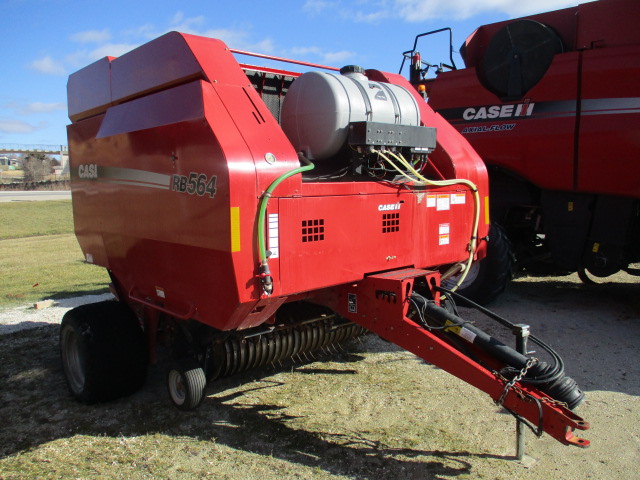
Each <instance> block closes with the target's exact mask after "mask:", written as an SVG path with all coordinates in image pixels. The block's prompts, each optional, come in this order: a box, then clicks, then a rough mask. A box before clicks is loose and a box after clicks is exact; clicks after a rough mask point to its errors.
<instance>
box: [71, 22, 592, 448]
mask: <svg viewBox="0 0 640 480" xmlns="http://www.w3.org/2000/svg"><path fill="white" fill-rule="evenodd" d="M234 53H235V54H236V55H238V54H247V52H234V51H231V50H230V49H229V48H228V47H227V46H226V45H225V44H224V43H223V42H221V41H219V40H213V39H208V38H202V37H197V36H192V35H186V34H180V33H176V32H172V33H168V34H166V35H164V36H162V37H160V38H158V39H156V40H153V41H151V42H150V43H148V44H146V45H143V46H141V47H139V48H137V49H135V50H133V51H131V52H129V53H127V54H125V55H123V56H121V57H119V58H112V57H106V58H104V59H102V60H99V61H97V62H95V63H93V64H92V65H89V66H88V67H86V68H84V69H82V70H80V71H78V72H77V73H75V74H73V75H71V77H70V78H69V84H68V95H69V117H70V119H71V122H72V123H71V125H69V127H68V138H69V151H70V161H71V175H72V181H71V184H72V198H73V212H74V221H75V230H76V235H77V237H78V241H79V243H80V245H81V247H82V250H83V252H84V255H85V259H86V261H87V262H89V263H93V264H96V265H99V266H102V267H104V268H106V269H107V270H108V272H109V274H110V276H111V280H112V284H111V286H112V291H113V292H114V294H115V296H116V298H117V301H109V302H103V303H98V304H93V305H86V306H83V307H79V308H77V309H74V310H71V311H70V312H68V313H67V314H66V315H65V317H64V319H63V321H62V326H61V333H60V339H61V352H62V360H63V365H64V368H65V374H66V377H67V383H68V385H69V388H70V390H71V392H72V394H73V395H74V396H75V397H76V398H77V399H79V400H80V401H83V402H85V403H96V402H102V401H105V400H109V399H112V398H117V397H121V396H124V395H128V394H131V393H133V392H135V391H136V390H137V389H138V388H140V387H141V385H142V384H143V382H144V379H145V376H146V371H147V366H148V365H149V364H150V363H151V364H152V363H155V362H156V349H157V346H158V345H166V346H167V347H168V349H169V351H170V353H171V356H172V358H173V364H172V366H171V367H170V369H169V371H168V374H167V386H168V390H169V394H170V397H171V400H172V401H173V403H174V404H176V406H178V407H179V408H182V409H192V408H195V407H196V406H198V404H199V403H200V401H201V400H202V398H203V397H204V389H205V386H206V383H207V382H209V381H212V380H215V379H216V378H219V377H223V376H228V375H233V374H236V373H239V372H241V371H244V370H247V369H250V368H255V367H258V366H261V365H266V364H272V363H274V362H279V361H283V360H286V359H288V358H292V357H296V356H297V357H301V356H305V355H306V354H308V353H309V352H313V351H317V350H326V349H330V348H332V346H334V345H337V344H339V343H340V342H343V341H345V340H348V339H350V338H354V337H356V336H358V335H361V334H363V333H365V332H367V331H371V332H374V333H376V334H378V335H380V336H381V337H383V338H385V339H387V340H389V341H392V342H394V343H396V344H398V345H400V346H401V347H403V348H405V349H407V350H409V351H411V352H413V353H415V354H416V355H418V356H420V357H421V358H423V359H425V360H427V361H429V362H431V363H433V364H435V365H437V366H439V367H441V368H443V369H445V370H447V371H449V372H450V373H452V374H454V375H456V376H458V377H459V378H461V379H463V380H464V381H466V382H468V383H470V384H472V385H474V386H476V387H477V388H479V389H481V390H483V391H485V392H487V393H488V394H489V395H490V396H491V397H492V398H493V399H494V400H495V401H497V402H499V403H500V404H501V405H503V406H504V407H505V408H506V409H508V410H509V411H511V412H512V413H514V415H517V416H518V417H519V418H520V419H522V420H526V421H529V422H531V423H532V424H533V425H535V426H537V427H538V430H539V432H540V433H541V432H542V431H546V432H547V433H549V434H550V435H552V436H553V437H554V438H556V439H558V440H559V441H561V442H562V443H565V444H573V445H579V446H586V445H588V441H586V440H583V439H580V438H577V437H575V436H574V435H573V430H574V429H586V428H588V424H587V423H586V422H584V421H583V420H582V419H580V417H578V416H576V415H575V414H574V413H573V412H572V411H571V409H573V408H574V407H575V406H577V404H579V403H580V402H581V401H582V399H583V397H584V395H583V393H582V392H581V391H580V390H579V389H578V387H577V385H576V384H575V382H574V381H573V380H571V379H570V378H569V377H566V376H565V375H564V372H563V369H562V363H561V361H560V360H559V357H558V358H557V361H556V362H555V363H554V362H551V363H547V362H541V361H537V360H536V359H532V358H529V357H527V356H526V355H523V354H520V353H518V352H516V351H515V350H513V349H511V348H509V347H507V346H505V345H503V344H501V343H500V342H498V341H497V340H495V339H493V338H491V337H489V336H488V335H486V334H485V333H484V332H482V331H480V330H478V329H476V328H475V327H473V326H472V325H470V324H469V322H465V321H464V320H462V319H461V318H460V317H459V316H458V315H457V313H456V308H455V304H454V296H455V293H454V292H451V291H447V290H445V289H442V288H441V286H440V282H441V280H442V279H443V278H446V277H448V276H451V275H454V274H458V273H459V272H460V271H463V272H464V271H466V270H467V269H468V266H469V265H470V263H471V262H472V261H473V260H476V259H478V258H481V257H482V255H484V251H485V249H486V245H487V242H488V241H490V238H489V237H488V225H489V218H488V211H487V207H486V205H487V204H488V201H487V199H488V187H487V185H488V183H487V173H486V170H485V167H484V165H483V163H482V161H481V159H480V158H479V157H478V156H477V154H476V153H475V152H474V151H473V149H472V148H471V147H470V146H469V144H468V143H467V142H466V141H465V140H464V139H463V138H462V137H461V136H460V134H458V133H457V132H456V131H455V129H453V128H452V127H451V126H450V125H449V124H448V123H447V122H446V121H444V120H443V119H442V117H440V116H439V115H438V114H435V113H434V112H433V111H432V110H431V109H430V108H429V107H428V106H427V104H426V103H425V102H424V100H423V99H422V98H421V97H420V95H419V94H418V93H417V92H416V91H415V90H414V89H413V88H412V87H411V85H410V84H409V83H408V81H407V80H406V79H404V78H403V77H401V76H399V75H396V74H390V73H385V72H381V71H378V70H366V71H365V70H364V69H362V68H360V67H357V66H348V67H345V68H343V69H342V70H341V72H340V73H337V72H331V71H329V73H327V72H326V71H313V72H310V73H306V74H303V75H301V74H300V73H297V72H292V71H285V70H280V69H275V68H271V67H256V66H251V65H244V64H239V63H238V61H237V60H236V57H235V56H234ZM278 60H282V59H278ZM294 63H301V62H294ZM307 66H309V64H307ZM315 67H319V66H315ZM323 68H324V69H325V70H327V68H328V67H323ZM329 70H336V69H329ZM556 357H557V355H556ZM556 357H554V358H556Z"/></svg>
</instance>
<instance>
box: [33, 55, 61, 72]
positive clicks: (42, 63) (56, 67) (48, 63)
mask: <svg viewBox="0 0 640 480" xmlns="http://www.w3.org/2000/svg"><path fill="white" fill-rule="evenodd" d="M29 68H31V69H32V70H35V71H36V72H40V73H45V74H47V75H64V74H65V73H66V71H65V68H64V67H63V66H62V64H61V63H60V62H57V61H55V60H54V59H53V58H51V57H50V56H49V55H46V56H44V57H42V58H38V59H36V60H34V61H33V62H31V63H30V64H29Z"/></svg>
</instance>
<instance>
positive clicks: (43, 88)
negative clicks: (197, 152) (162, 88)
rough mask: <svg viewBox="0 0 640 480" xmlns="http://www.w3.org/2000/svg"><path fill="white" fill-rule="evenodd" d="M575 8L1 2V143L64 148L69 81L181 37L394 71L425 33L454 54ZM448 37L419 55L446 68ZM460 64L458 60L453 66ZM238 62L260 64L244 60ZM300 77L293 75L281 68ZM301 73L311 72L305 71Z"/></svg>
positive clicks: (376, 0)
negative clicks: (524, 19) (507, 25)
mask: <svg viewBox="0 0 640 480" xmlns="http://www.w3.org/2000/svg"><path fill="white" fill-rule="evenodd" d="M578 3H580V2H579V1H572V0H537V1H535V2H534V1H531V0H529V1H523V0H519V1H518V0H484V1H476V0H300V1H292V0H279V1H277V2H262V1H246V0H235V1H234V0H226V1H220V0H207V1H204V0H192V1H183V2H172V1H168V0H155V1H153V2H146V1H142V0H138V1H131V0H129V1H121V0H110V1H104V0H102V1H94V0H85V1H78V0H76V1H72V0H0V32H2V38H1V39H0V59H1V62H2V63H1V64H2V69H1V72H2V73H1V74H0V144H28V145H33V144H46V145H61V144H66V125H67V124H68V123H69V120H68V118H67V110H66V83H67V78H68V76H69V74H70V73H73V72H74V71H76V70H78V69H80V68H82V67H84V66H85V65H88V64H89V63H92V62H93V61H95V60H97V59H99V58H102V57H104V56H106V55H110V56H116V57H117V56H119V55H122V54H123V53H125V52H127V51H129V50H131V49H133V48H135V47H137V46H139V45H141V44H143V43H146V42H148V41H150V40H152V39H153V38H156V37H158V36H160V35H162V34H163V33H166V32H168V31H171V30H177V31H181V32H186V33H192V34H196V35H203V36H207V37H214V38H220V39H222V40H224V41H225V42H226V43H227V45H228V46H229V47H231V48H236V49H243V50H250V51H255V52H259V53H266V54H271V55H275V56H282V57H289V58H295V59H298V60H305V61H309V62H314V63H321V64H325V65H331V66H336V67H341V66H343V65H347V64H357V65H361V66H363V67H365V68H376V69H379V70H385V71H391V72H397V71H398V69H399V67H400V63H401V61H402V56H401V53H402V52H403V51H405V50H409V49H410V48H411V47H412V45H413V40H414V37H415V36H416V35H417V34H419V33H422V32H426V31H430V30H435V29H438V28H442V27H452V28H453V31H454V48H455V50H456V51H457V49H458V47H459V46H460V45H461V44H462V42H463V41H464V39H465V38H466V37H467V36H468V35H469V34H470V33H471V32H472V31H473V30H474V29H475V28H476V27H477V26H479V25H482V24H485V23H492V22H497V21H501V20H505V19H508V18H514V17H519V16H522V15H528V14H533V13H540V12H544V11H549V10H555V9H558V8H564V7H568V6H574V5H577V4H578ZM447 49H448V38H447V37H446V36H445V35H441V36H439V37H437V38H433V39H430V40H429V41H428V42H425V43H423V44H422V43H421V44H419V46H418V50H420V51H421V52H422V54H423V58H424V59H425V60H427V61H430V62H431V63H437V62H440V61H445V60H447V55H448V53H447ZM454 59H455V60H456V62H459V63H460V64H461V63H462V62H461V61H460V60H459V57H457V56H456V57H455V58H454ZM241 61H246V62H247V63H249V61H251V62H252V63H257V64H259V63H260V62H259V61H257V60H250V59H248V58H247V57H244V58H243V59H242V60H241ZM283 68H289V69H292V70H295V68H290V67H283ZM300 71H304V67H300Z"/></svg>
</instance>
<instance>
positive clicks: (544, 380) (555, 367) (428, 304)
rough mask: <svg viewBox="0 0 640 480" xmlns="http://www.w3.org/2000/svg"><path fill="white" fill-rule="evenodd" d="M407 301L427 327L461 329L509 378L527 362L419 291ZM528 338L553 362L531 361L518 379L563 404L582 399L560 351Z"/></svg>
mask: <svg viewBox="0 0 640 480" xmlns="http://www.w3.org/2000/svg"><path fill="white" fill-rule="evenodd" d="M438 289H439V290H440V291H442V292H444V293H446V294H447V295H450V297H449V298H452V297H451V295H452V294H455V293H454V292H450V291H448V290H446V289H443V288H440V287H438ZM455 295H456V296H458V297H461V298H462V299H464V301H465V302H467V305H471V306H477V307H479V310H480V311H482V312H483V313H486V314H487V315H488V316H489V317H490V318H493V319H494V320H497V321H498V322H499V323H501V324H503V325H505V326H507V327H509V328H512V329H513V328H515V327H516V326H515V325H514V324H513V323H511V322H509V321H507V320H505V319H503V318H502V317H499V316H498V315H496V314H495V313H493V312H490V311H489V310H487V309H485V308H483V307H480V306H479V305H476V304H474V302H471V301H470V300H467V299H465V298H464V297H462V296H460V295H458V294H455ZM411 303H412V304H413V305H414V306H415V307H416V311H417V313H418V317H419V319H420V322H421V323H423V326H424V327H425V328H427V329H430V328H437V329H440V330H442V329H443V328H442V327H443V326H446V328H447V330H451V327H459V328H460V329H464V335H459V336H462V338H465V340H467V341H468V342H470V343H472V344H473V345H475V346H477V347H479V348H481V349H482V350H484V351H485V352H487V353H488V354H490V355H491V356H493V357H495V358H496V359H497V360H499V361H500V362H502V363H504V364H505V366H506V367H505V368H504V369H503V370H502V371H501V374H502V375H504V376H510V377H511V378H513V377H514V376H515V375H516V374H517V373H518V372H520V371H522V370H523V369H524V368H525V366H526V365H527V362H528V361H529V357H527V356H525V355H523V354H521V353H519V352H517V351H516V350H514V349H513V348H511V347H509V346H507V345H505V344H504V343H502V342H501V341H499V340H498V339H496V338H494V337H492V336H491V335H489V334H487V333H486V332H484V331H482V330H480V329H479V328H477V327H475V326H474V325H472V324H471V323H470V322H467V321H464V320H463V319H461V318H460V317H459V316H458V315H456V314H455V313H452V312H449V311H448V310H446V309H445V308H443V307H441V306H439V305H437V304H436V303H435V302H434V301H432V300H428V299H427V298H425V297H423V296H422V295H420V294H418V293H416V292H413V293H412V295H411ZM496 317H497V318H496ZM498 319H499V320H498ZM429 321H430V322H429ZM434 324H435V326H434ZM529 338H530V339H531V341H533V342H534V343H535V344H537V345H538V346H540V347H541V348H542V349H544V350H545V351H546V352H548V353H549V355H550V356H551V357H552V358H553V363H552V364H548V363H546V362H536V363H534V364H533V365H532V366H531V367H530V368H529V369H528V371H527V374H526V375H525V377H524V378H523V379H522V380H521V382H522V383H526V384H531V385H535V386H536V388H538V389H539V390H541V391H542V392H544V393H546V394H547V395H549V396H550V397H551V398H553V399H555V400H559V401H561V402H564V403H566V404H567V406H568V407H569V408H570V409H571V410H573V409H574V408H575V407H577V406H578V405H579V404H580V403H581V402H582V401H583V400H584V393H583V392H582V391H581V390H580V389H579V388H578V385H577V383H576V381H575V380H573V379H572V378H570V377H567V376H566V375H565V374H564V363H563V361H562V358H560V355H558V354H557V352H555V350H553V348H551V347H550V346H549V345H547V344H546V343H544V342H543V341H542V340H540V339H538V338H537V337H534V336H533V335H530V336H529Z"/></svg>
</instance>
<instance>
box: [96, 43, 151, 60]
mask: <svg viewBox="0 0 640 480" xmlns="http://www.w3.org/2000/svg"><path fill="white" fill-rule="evenodd" d="M138 46H140V44H137V43H107V44H105V45H102V46H100V47H98V48H96V49H94V50H92V51H90V52H89V53H88V54H87V58H89V60H91V61H92V62H94V61H96V60H100V59H101V58H103V57H119V56H120V55H123V54H125V53H127V52H129V51H131V50H133V49H134V48H136V47H138Z"/></svg>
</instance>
